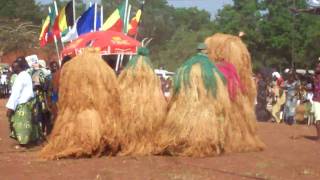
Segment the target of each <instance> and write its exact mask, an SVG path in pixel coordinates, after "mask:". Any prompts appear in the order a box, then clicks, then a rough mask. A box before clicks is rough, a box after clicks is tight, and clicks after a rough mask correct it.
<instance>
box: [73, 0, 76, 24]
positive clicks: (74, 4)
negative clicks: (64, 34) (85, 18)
mask: <svg viewBox="0 0 320 180" xmlns="http://www.w3.org/2000/svg"><path fill="white" fill-rule="evenodd" d="M72 13H73V23H75V22H76V1H75V0H72Z"/></svg>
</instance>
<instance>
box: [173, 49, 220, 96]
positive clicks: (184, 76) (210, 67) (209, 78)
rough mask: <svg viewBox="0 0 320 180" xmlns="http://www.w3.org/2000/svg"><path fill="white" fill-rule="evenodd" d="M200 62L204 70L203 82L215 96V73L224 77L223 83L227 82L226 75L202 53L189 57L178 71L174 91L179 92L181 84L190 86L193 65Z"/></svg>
mask: <svg viewBox="0 0 320 180" xmlns="http://www.w3.org/2000/svg"><path fill="white" fill-rule="evenodd" d="M195 64H200V67H201V71H202V79H203V83H204V85H205V87H206V89H207V90H208V91H210V92H211V93H212V95H213V96H214V97H215V96H216V93H217V79H216V77H215V73H216V74H218V76H219V77H220V78H221V79H222V81H223V83H224V84H226V79H225V77H224V75H223V74H222V73H221V72H220V71H219V70H218V68H217V67H216V66H215V65H214V64H213V63H212V62H211V61H210V60H209V58H208V57H207V56H206V55H205V54H202V53H198V54H197V55H195V56H193V57H191V58H190V59H188V60H187V61H186V62H185V63H184V64H183V65H182V66H181V67H180V68H179V69H178V70H177V72H176V75H175V76H174V79H173V81H174V93H179V90H180V89H181V85H182V83H183V85H184V86H185V87H190V72H191V69H192V66H193V65H195Z"/></svg>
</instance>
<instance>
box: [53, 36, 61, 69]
mask: <svg viewBox="0 0 320 180" xmlns="http://www.w3.org/2000/svg"><path fill="white" fill-rule="evenodd" d="M53 39H54V44H55V46H56V51H57V56H58V60H59V64H60V65H61V58H60V54H59V47H58V43H57V37H56V36H53Z"/></svg>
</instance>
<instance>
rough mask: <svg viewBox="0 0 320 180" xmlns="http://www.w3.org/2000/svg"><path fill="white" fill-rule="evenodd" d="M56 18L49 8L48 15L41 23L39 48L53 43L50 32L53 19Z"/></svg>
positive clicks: (51, 8)
mask: <svg viewBox="0 0 320 180" xmlns="http://www.w3.org/2000/svg"><path fill="white" fill-rule="evenodd" d="M55 18H56V11H55V8H54V7H49V14H48V16H47V17H46V19H45V21H44V22H43V25H42V28H41V32H40V36H39V41H40V47H44V46H45V45H46V44H47V43H50V42H52V41H53V35H52V32H51V28H52V26H53V24H54V19H55Z"/></svg>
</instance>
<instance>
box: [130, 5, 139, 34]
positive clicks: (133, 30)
mask: <svg viewBox="0 0 320 180" xmlns="http://www.w3.org/2000/svg"><path fill="white" fill-rule="evenodd" d="M141 14H142V8H141V9H139V10H138V11H137V13H136V16H135V17H133V18H132V19H131V21H130V24H129V25H128V35H130V36H135V35H137V33H138V27H139V24H140V20H141Z"/></svg>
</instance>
